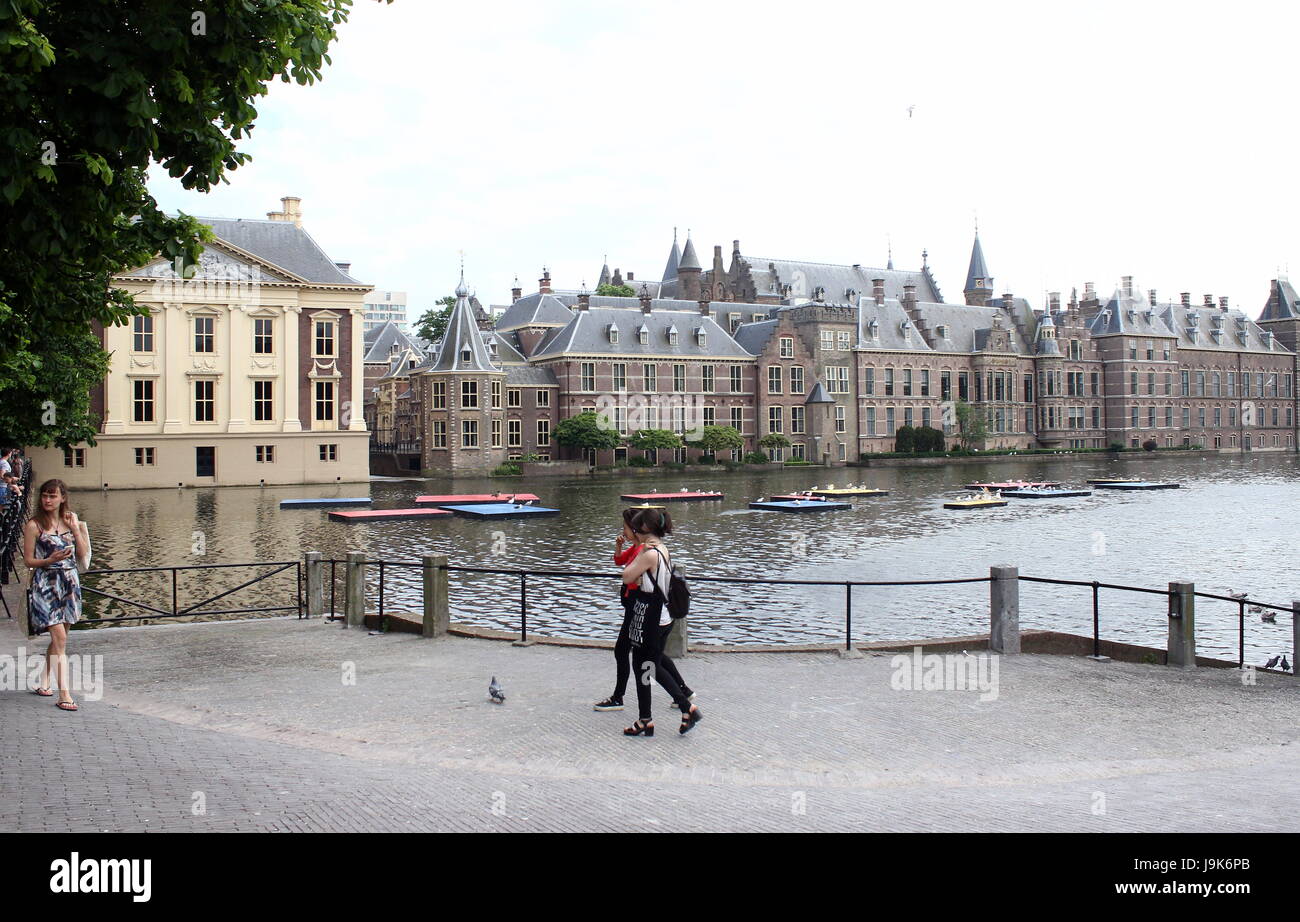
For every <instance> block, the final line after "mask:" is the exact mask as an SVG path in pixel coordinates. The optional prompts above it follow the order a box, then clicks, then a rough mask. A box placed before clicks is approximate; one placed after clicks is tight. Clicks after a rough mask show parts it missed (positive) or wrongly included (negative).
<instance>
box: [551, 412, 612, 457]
mask: <svg viewBox="0 0 1300 922" xmlns="http://www.w3.org/2000/svg"><path fill="white" fill-rule="evenodd" d="M555 441H556V442H558V443H559V444H561V445H565V446H567V447H569V448H582V449H592V450H594V451H601V450H604V449H611V448H617V447H618V446H619V443H620V442H622V441H623V437H622V436H620V435H619V434H618V433H617V432H616V431H614V430H613V429H611V428H608V427H607V426H606V425H605V424H604V423H603V422H602V420H601V418H600V416H598V415H597V414H596V412H595V411H594V410H585V411H583V412H582V413H579V414H577V415H576V416H570V417H568V418H567V419H562V420H560V421H559V423H557V424H556V426H555Z"/></svg>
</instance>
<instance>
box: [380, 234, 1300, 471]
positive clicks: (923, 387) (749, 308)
mask: <svg viewBox="0 0 1300 922" xmlns="http://www.w3.org/2000/svg"><path fill="white" fill-rule="evenodd" d="M600 281H601V282H606V281H608V282H611V283H614V284H627V285H629V286H631V287H632V288H633V289H634V290H636V291H637V292H638V297H631V298H626V297H601V296H596V295H591V294H589V293H588V292H587V291H585V290H572V289H563V290H562V289H556V288H554V287H553V284H552V280H551V278H550V273H549V272H544V273H543V276H542V278H541V279H540V280H539V282H538V289H537V291H535V292H533V293H531V294H528V295H524V294H523V291H522V289H521V288H518V287H516V288H515V289H514V291H513V298H512V303H511V304H510V305H509V306H508V307H506V308H505V309H504V312H503V313H501V315H500V317H499V318H498V319H497V320H496V321H495V322H493V321H491V320H490V319H489V315H488V314H486V313H485V312H483V311H482V310H481V308H479V309H476V302H473V301H472V300H471V298H470V296H469V293H468V290H467V289H466V287H465V285H464V281H463V279H462V282H461V284H460V286H459V288H458V290H457V304H456V307H455V308H454V309H453V313H452V318H451V322H450V324H449V326H448V331H447V335H446V337H445V338H444V340H443V342H442V343H441V344H440V346H439V347H438V348H437V349H436V350H434V351H433V353H432V354H431V355H430V356H428V357H427V358H426V359H424V360H423V361H422V362H421V363H419V364H412V363H410V362H406V363H404V365H403V367H402V368H401V370H400V371H395V372H394V376H395V377H397V378H400V380H401V381H402V382H403V383H404V384H407V385H409V386H406V387H405V388H404V389H403V390H402V391H401V392H400V394H399V396H397V398H396V403H397V405H398V409H397V410H396V411H395V414H396V416H397V417H398V418H401V419H405V420H407V421H408V422H407V423H406V424H405V430H404V431H403V433H402V434H401V441H403V442H404V443H406V445H407V447H408V449H410V450H414V449H418V452H419V460H418V466H419V467H420V468H421V469H423V470H425V471H427V472H431V473H432V472H438V471H465V472H469V471H484V470H490V469H491V468H493V467H495V466H497V465H498V464H500V463H501V462H502V461H505V460H507V459H509V458H518V457H522V456H525V455H537V456H540V457H541V458H542V459H544V460H551V459H559V458H566V457H576V453H575V452H573V451H571V450H565V449H562V448H560V447H559V446H557V445H556V444H555V442H554V440H553V438H552V434H553V432H554V430H555V426H556V424H557V423H558V422H559V421H560V420H562V419H564V418H566V417H568V416H571V415H574V414H576V413H579V412H582V411H583V410H594V409H602V410H605V411H606V412H607V413H608V414H609V416H610V418H611V422H612V423H613V424H614V425H615V426H616V427H617V428H618V429H619V430H620V431H624V432H628V433H629V434H630V433H632V432H634V431H635V430H636V429H642V428H664V429H672V430H674V431H678V432H681V431H683V430H690V429H691V428H693V426H694V425H697V424H702V425H713V424H716V425H730V426H734V427H735V428H736V429H738V430H739V431H740V432H741V434H742V435H743V436H744V437H745V440H746V447H745V449H744V451H752V450H754V449H755V448H756V446H757V441H758V439H759V438H761V437H762V436H763V435H766V434H767V433H769V432H779V433H782V434H783V435H785V436H786V437H787V438H788V439H789V440H790V441H791V443H792V447H791V448H790V449H786V450H784V451H776V452H774V453H773V454H775V456H776V457H778V458H781V457H785V458H804V459H808V460H812V461H822V462H826V463H831V464H836V463H843V462H845V461H849V460H856V458H857V457H858V455H859V454H861V453H863V452H876V451H889V450H892V448H893V445H894V434H895V431H896V430H897V428H898V427H899V426H903V425H912V426H933V427H935V428H942V429H944V430H945V431H946V432H947V433H948V435H949V441H950V444H952V443H955V442H956V439H957V435H958V433H957V431H956V427H955V425H954V424H953V423H954V421H953V419H952V412H951V406H952V402H954V401H956V400H959V399H960V400H964V401H966V402H968V403H970V404H972V405H974V406H976V407H978V408H979V409H980V410H981V411H983V413H984V414H985V416H986V418H987V420H988V437H987V439H986V440H985V443H984V446H983V447H985V448H1033V447H1048V448H1072V447H1073V448H1094V447H1106V446H1107V445H1110V444H1114V443H1120V444H1122V445H1124V446H1126V447H1137V446H1140V445H1142V444H1144V443H1146V442H1147V441H1154V442H1155V443H1156V444H1157V445H1158V446H1160V447H1175V446H1180V445H1184V446H1204V447H1206V448H1217V449H1219V450H1222V451H1295V450H1296V425H1297V412H1296V410H1297V401H1296V391H1295V381H1296V371H1297V369H1296V354H1295V351H1294V350H1295V348H1296V345H1297V340H1298V339H1300V298H1298V297H1297V295H1296V292H1295V291H1294V289H1292V287H1291V286H1290V284H1289V283H1288V282H1287V281H1286V280H1277V281H1275V282H1274V283H1273V287H1272V293H1271V295H1270V298H1269V301H1268V305H1267V307H1266V308H1265V310H1264V312H1263V314H1262V315H1261V316H1260V318H1259V319H1258V321H1252V320H1251V319H1250V318H1249V317H1248V316H1247V315H1246V314H1245V313H1244V312H1242V311H1240V310H1235V309H1232V308H1230V307H1229V305H1228V303H1227V299H1226V298H1220V299H1218V300H1217V301H1216V300H1215V299H1214V298H1213V297H1212V296H1210V295H1206V296H1204V301H1203V302H1202V303H1193V301H1192V298H1191V295H1190V294H1188V293H1182V294H1180V296H1179V297H1178V299H1177V300H1172V301H1169V300H1165V301H1162V300H1160V299H1159V298H1158V297H1157V293H1156V292H1155V291H1147V292H1139V291H1136V290H1134V288H1133V285H1132V281H1131V279H1128V278H1126V279H1124V280H1123V283H1122V284H1121V286H1120V287H1119V288H1118V289H1116V290H1115V291H1114V292H1113V293H1112V294H1110V295H1109V296H1101V295H1099V294H1098V292H1097V291H1096V290H1095V288H1094V286H1093V285H1091V284H1088V285H1086V286H1085V288H1084V291H1083V293H1082V295H1079V294H1078V293H1077V292H1074V293H1071V295H1070V297H1069V299H1068V301H1067V300H1063V299H1062V297H1061V295H1060V294H1057V293H1053V294H1051V295H1049V298H1048V303H1047V304H1046V305H1045V306H1044V307H1042V308H1038V309H1035V308H1033V307H1032V306H1031V305H1030V304H1029V303H1028V302H1027V301H1026V300H1025V299H1023V298H1017V297H1015V296H1014V295H1012V294H1011V293H1006V292H1004V293H998V292H997V289H996V287H995V280H994V277H993V275H992V274H991V272H990V269H989V266H988V263H987V261H986V258H985V255H984V252H983V246H982V244H981V241H980V239H979V237H978V235H977V236H976V239H975V242H974V246H973V249H972V253H971V258H970V264H969V269H968V273H967V278H966V284H965V288H964V289H963V292H962V294H963V299H962V303H952V302H949V301H946V300H945V299H944V297H943V295H942V293H941V292H940V290H939V286H938V283H937V281H936V280H935V277H934V275H933V273H932V271H931V268H930V266H929V264H928V258H927V256H926V254H924V253H923V254H922V260H921V266H920V267H919V268H917V269H914V270H899V269H895V268H894V266H893V261H892V259H891V260H889V262H888V263H887V265H886V267H885V268H883V269H875V268H869V267H866V266H863V265H834V264H826V263H811V262H798V261H793V260H782V259H769V258H765V257H755V256H745V255H743V254H742V252H741V249H740V243H739V241H735V242H733V244H732V250H731V254H730V258H729V259H725V258H724V256H723V252H722V248H721V247H714V248H713V254H712V265H711V266H710V267H709V268H707V269H706V268H705V267H704V266H703V265H702V264H701V261H700V259H699V257H698V254H697V253H696V249H695V246H694V243H693V241H692V240H690V239H689V238H688V239H687V241H686V243H685V245H684V246H683V247H680V248H679V246H678V243H677V241H676V240H675V239H674V241H673V245H672V248H671V250H670V252H669V256H668V260H667V264H666V266H665V269H664V272H663V274H662V276H661V277H660V278H659V279H657V280H647V279H644V278H636V277H635V275H634V274H633V273H628V275H627V276H626V278H625V277H624V276H623V275H622V273H621V272H620V271H619V270H617V269H616V270H615V271H614V272H613V273H611V272H610V271H609V268H608V266H607V265H606V266H604V267H602V270H601V273H600ZM494 313H495V311H494ZM403 405H404V406H403ZM945 409H947V411H948V412H947V413H945ZM377 437H378V440H379V441H380V442H382V443H391V442H392V441H393V438H394V436H393V434H392V433H383V432H381V433H377ZM412 437H414V438H413V439H412ZM412 442H415V443H418V444H412ZM629 453H631V454H637V452H636V451H635V450H634V449H618V450H616V451H613V452H604V453H602V456H601V457H598V458H597V459H596V460H597V462H598V463H609V462H612V461H616V460H619V459H621V458H624V457H627V455H628V454H629ZM698 454H699V452H698V451H696V450H693V449H681V450H679V451H678V452H677V456H678V458H679V459H683V460H684V459H686V458H688V457H693V456H695V455H698ZM737 454H739V453H737ZM410 460H411V462H414V461H415V459H414V455H413V454H412V457H411V458H410ZM410 466H415V465H414V463H412V464H411V465H410Z"/></svg>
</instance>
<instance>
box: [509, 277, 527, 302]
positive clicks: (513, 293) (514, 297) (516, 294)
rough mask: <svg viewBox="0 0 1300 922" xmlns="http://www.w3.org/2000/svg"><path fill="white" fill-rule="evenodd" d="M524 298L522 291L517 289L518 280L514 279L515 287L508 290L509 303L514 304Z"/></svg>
mask: <svg viewBox="0 0 1300 922" xmlns="http://www.w3.org/2000/svg"><path fill="white" fill-rule="evenodd" d="M523 296H524V290H523V289H522V288H520V287H519V278H518V276H516V277H515V287H514V288H511V289H510V303H511V304H514V303H515V302H516V301H518V300H519V299H520V298H522V297H523Z"/></svg>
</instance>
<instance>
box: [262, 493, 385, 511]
mask: <svg viewBox="0 0 1300 922" xmlns="http://www.w3.org/2000/svg"><path fill="white" fill-rule="evenodd" d="M369 505H370V497H369V496H347V497H336V498H334V499H325V498H323V497H320V496H310V497H308V498H307V499H282V500H280V508H281V509H322V508H324V507H326V506H369Z"/></svg>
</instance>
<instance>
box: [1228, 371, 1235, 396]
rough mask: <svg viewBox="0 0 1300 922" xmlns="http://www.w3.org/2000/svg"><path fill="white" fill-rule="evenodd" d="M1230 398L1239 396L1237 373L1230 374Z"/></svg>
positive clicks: (1231, 372)
mask: <svg viewBox="0 0 1300 922" xmlns="http://www.w3.org/2000/svg"><path fill="white" fill-rule="evenodd" d="M1228 396H1229V397H1235V396H1237V373H1236V372H1235V371H1230V372H1228Z"/></svg>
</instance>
